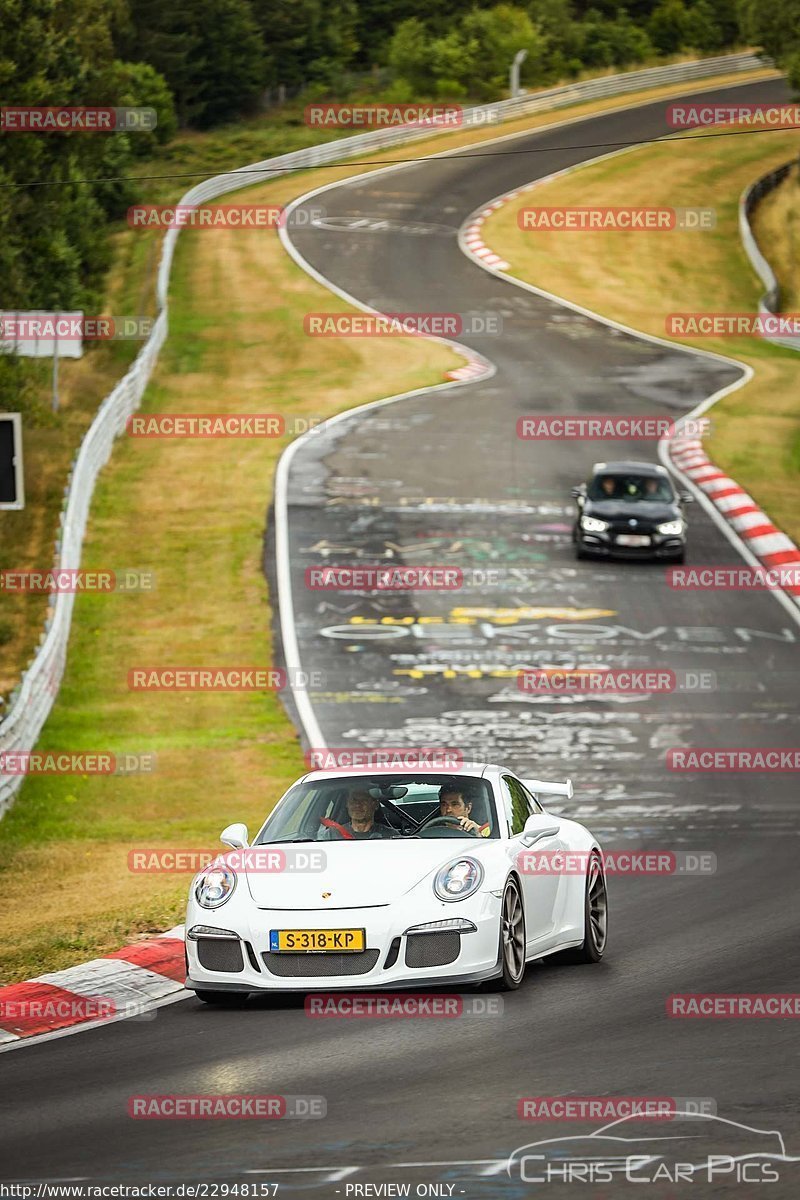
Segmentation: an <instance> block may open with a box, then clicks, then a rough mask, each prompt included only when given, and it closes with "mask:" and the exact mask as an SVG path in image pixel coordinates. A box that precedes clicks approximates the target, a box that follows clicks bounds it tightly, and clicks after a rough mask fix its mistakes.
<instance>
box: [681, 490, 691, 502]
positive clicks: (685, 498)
mask: <svg viewBox="0 0 800 1200" xmlns="http://www.w3.org/2000/svg"><path fill="white" fill-rule="evenodd" d="M680 499H681V504H694V496H693V495H692V493H691V492H681V494H680Z"/></svg>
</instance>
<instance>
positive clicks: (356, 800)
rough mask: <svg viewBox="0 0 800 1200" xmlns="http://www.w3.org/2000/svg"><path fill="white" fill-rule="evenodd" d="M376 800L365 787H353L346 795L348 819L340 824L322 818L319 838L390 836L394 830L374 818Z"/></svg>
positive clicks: (327, 839)
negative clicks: (323, 829)
mask: <svg viewBox="0 0 800 1200" xmlns="http://www.w3.org/2000/svg"><path fill="white" fill-rule="evenodd" d="M377 810H378V801H377V800H376V799H375V797H374V796H371V795H370V794H369V792H368V791H367V790H366V789H365V788H355V789H354V790H353V791H352V792H350V794H349V795H348V797H347V815H348V817H349V818H350V820H349V821H345V823H344V824H343V825H340V824H339V823H338V822H337V821H332V820H329V819H327V818H323V821H322V824H323V825H324V826H325V831H324V833H322V834H321V835H320V840H322V841H330V840H331V839H338V838H347V839H348V840H349V839H355V840H356V841H362V840H364V839H365V838H366V839H368V838H390V837H394V836H395V831H394V830H393V829H392V828H391V827H390V826H389V825H385V824H384V825H382V824H380V823H379V822H377V821H376V820H375V813H376V812H377Z"/></svg>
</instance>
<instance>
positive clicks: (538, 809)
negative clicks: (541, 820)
mask: <svg viewBox="0 0 800 1200" xmlns="http://www.w3.org/2000/svg"><path fill="white" fill-rule="evenodd" d="M520 787H521V788H522V790H523V792H524V793H525V795H526V797H527V799H528V806H529V808H530V810H531V812H532V813H542V812H544V809H543V808H542V806H541V804H540V803H539V801H538V800H537V799H536V797H535V796H534V794H533V792H529V791H528V789H527V788H526V787H525V786H524V785H523V784H520Z"/></svg>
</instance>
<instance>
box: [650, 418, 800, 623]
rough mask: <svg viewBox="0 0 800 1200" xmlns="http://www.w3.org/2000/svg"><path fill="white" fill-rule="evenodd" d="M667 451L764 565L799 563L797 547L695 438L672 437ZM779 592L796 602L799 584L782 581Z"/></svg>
mask: <svg viewBox="0 0 800 1200" xmlns="http://www.w3.org/2000/svg"><path fill="white" fill-rule="evenodd" d="M668 453H669V457H670V459H671V461H672V462H673V464H674V465H675V466H676V467H677V469H678V470H679V471H681V472H682V473H683V474H684V475H685V476H686V477H687V478H688V479H690V480H691V481H692V483H693V484H694V485H695V486H696V487H698V488H699V489H700V490H701V491H702V492H704V493H705V495H706V496H707V497H708V499H709V500H710V501H711V503H712V504H713V505H714V507H715V508H716V509H717V511H718V512H719V513H720V514H721V516H722V517H723V518H724V519H725V520H726V521H727V522H728V524H729V525H730V526H731V528H732V529H734V530H735V532H736V533H737V534H738V535H739V537H740V538H741V539H742V541H743V542H744V543H745V545H746V546H747V548H748V549H749V550H750V552H751V554H754V555H755V557H756V558H757V559H758V560H759V561H760V562H761V563H763V565H764V566H765V567H770V568H774V567H783V566H787V565H793V564H798V565H799V566H800V550H798V548H797V546H795V544H794V542H793V541H792V539H791V538H790V537H788V536H787V535H786V534H785V533H783V532H782V531H781V530H780V529H778V527H777V526H776V525H773V523H772V521H771V520H770V519H769V517H768V516H767V515H766V513H765V512H763V511H762V509H760V508H759V507H758V505H757V504H756V502H755V500H754V499H753V497H752V496H750V495H748V493H747V492H746V491H745V490H744V488H742V487H740V486H739V484H738V483H736V481H735V480H733V479H731V478H730V476H729V475H726V474H725V472H724V471H721V470H720V469H719V467H716V466H715V465H714V463H712V462H711V460H710V458H709V457H708V455H707V454H706V452H705V450H704V449H703V443H702V442H701V441H700V440H699V439H698V438H675V439H674V440H672V441H671V442H670V443H669V448H668ZM783 591H785V592H788V593H789V594H790V595H791V596H793V597H794V598H795V602H796V603H800V584H797V585H793V584H786V585H784V587H783Z"/></svg>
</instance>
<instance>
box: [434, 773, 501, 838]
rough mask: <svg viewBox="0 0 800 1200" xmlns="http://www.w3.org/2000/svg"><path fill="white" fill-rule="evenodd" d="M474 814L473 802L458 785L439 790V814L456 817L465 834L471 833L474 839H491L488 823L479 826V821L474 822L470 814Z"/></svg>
mask: <svg viewBox="0 0 800 1200" xmlns="http://www.w3.org/2000/svg"><path fill="white" fill-rule="evenodd" d="M471 812H472V801H471V800H470V799H469V798H468V797H467V796H465V795H464V793H463V791H460V790H459V788H458V785H457V784H446V785H445V786H444V787H442V788H440V789H439V813H440V814H441V816H443V817H455V818H456V819H457V820H458V822H459V824H460V825H461V828H462V829H463V830H464V831H465V833H471V834H472V835H473V837H489V835H490V833H491V828H490V826H489V824H488V822H487V823H486V824H484V825H479V824H478V822H477V821H473V820H472V817H471V816H470V813H471Z"/></svg>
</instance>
